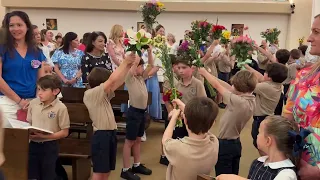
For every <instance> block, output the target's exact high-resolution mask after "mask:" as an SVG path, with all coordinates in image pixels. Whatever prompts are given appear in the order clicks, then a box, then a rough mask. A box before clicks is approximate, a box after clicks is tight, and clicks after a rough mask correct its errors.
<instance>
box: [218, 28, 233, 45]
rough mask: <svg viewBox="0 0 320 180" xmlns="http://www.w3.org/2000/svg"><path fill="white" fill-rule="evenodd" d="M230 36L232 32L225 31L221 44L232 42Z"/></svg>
mask: <svg viewBox="0 0 320 180" xmlns="http://www.w3.org/2000/svg"><path fill="white" fill-rule="evenodd" d="M230 36H231V32H230V31H227V30H225V31H223V32H222V36H221V39H220V42H221V44H228V43H229V42H230Z"/></svg>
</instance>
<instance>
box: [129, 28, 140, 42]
mask: <svg viewBox="0 0 320 180" xmlns="http://www.w3.org/2000/svg"><path fill="white" fill-rule="evenodd" d="M127 35H128V37H129V39H130V41H131V40H135V41H136V40H138V39H137V33H136V32H134V31H133V30H132V29H128V30H127ZM130 44H131V43H130Z"/></svg>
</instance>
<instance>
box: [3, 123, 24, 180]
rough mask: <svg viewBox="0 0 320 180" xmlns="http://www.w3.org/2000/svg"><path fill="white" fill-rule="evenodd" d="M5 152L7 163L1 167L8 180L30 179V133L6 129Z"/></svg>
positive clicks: (22, 130)
mask: <svg viewBox="0 0 320 180" xmlns="http://www.w3.org/2000/svg"><path fill="white" fill-rule="evenodd" d="M3 146H4V148H3V152H4V156H5V162H4V164H3V165H2V166H1V169H2V171H3V173H4V176H5V177H6V179H9V180H11V179H13V180H15V179H17V180H18V179H19V180H27V179H28V159H29V158H28V157H29V132H28V130H26V129H11V128H6V129H4V143H3Z"/></svg>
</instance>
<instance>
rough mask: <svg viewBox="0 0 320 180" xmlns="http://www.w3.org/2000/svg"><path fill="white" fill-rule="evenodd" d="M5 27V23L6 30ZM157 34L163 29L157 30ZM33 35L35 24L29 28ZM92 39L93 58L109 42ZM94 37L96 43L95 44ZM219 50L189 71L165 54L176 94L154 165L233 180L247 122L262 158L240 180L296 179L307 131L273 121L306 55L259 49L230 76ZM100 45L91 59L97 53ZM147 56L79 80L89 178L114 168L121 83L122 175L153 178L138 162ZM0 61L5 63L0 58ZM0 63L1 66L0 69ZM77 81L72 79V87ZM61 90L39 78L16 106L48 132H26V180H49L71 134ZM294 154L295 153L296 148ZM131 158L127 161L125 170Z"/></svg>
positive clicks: (188, 179)
mask: <svg viewBox="0 0 320 180" xmlns="http://www.w3.org/2000/svg"><path fill="white" fill-rule="evenodd" d="M13 17H15V16H13ZM11 18H12V17H11ZM18 18H19V17H18ZM10 20H11V19H7V21H8V22H10ZM4 28H5V27H4ZM161 28H162V29H163V30H164V27H163V26H161V27H160V29H161ZM36 29H37V28H36V26H34V27H33V30H36ZM34 32H38V31H34ZM47 32H48V31H45V32H43V33H45V34H46V33H47ZM9 35H10V34H9ZM91 35H92V34H91ZM91 35H90V34H89V35H88V39H91V40H92V41H94V42H91V46H90V47H91V51H92V52H94V51H95V50H97V49H94V48H97V47H95V45H96V44H95V43H96V42H95V41H96V40H97V41H99V43H100V44H102V45H103V47H104V46H105V43H106V42H107V40H106V37H105V35H104V34H103V33H101V32H99V33H96V34H95V36H96V37H95V39H96V40H93V39H92V37H91ZM34 36H36V34H34ZM48 36H50V35H48ZM100 36H101V37H102V39H101V38H100V39H99V37H100ZM59 37H60V36H59ZM34 38H35V37H34ZM51 38H52V37H51ZM72 41H74V39H73V40H72ZM43 43H44V45H45V46H48V44H49V42H47V39H44V40H43ZM69 43H70V42H69ZM83 45H84V46H86V44H83ZM218 45H219V40H214V41H213V42H212V44H211V46H210V47H208V50H207V51H206V52H202V53H201V54H202V59H201V61H202V62H203V63H204V67H203V68H202V67H201V68H196V67H193V66H192V65H191V64H192V63H191V62H192V61H193V59H191V58H190V59H189V58H187V57H185V56H181V55H180V54H179V53H178V54H177V55H174V54H171V55H170V57H171V59H172V66H173V69H172V71H173V73H174V84H175V87H176V89H177V90H178V91H179V92H181V93H182V98H181V100H180V99H174V100H173V101H172V102H170V101H166V102H164V103H165V107H166V110H167V112H168V113H169V115H168V117H167V118H165V127H166V129H165V132H164V134H163V138H162V142H161V147H162V154H161V157H160V163H161V164H164V165H167V166H168V168H167V173H166V179H167V180H182V179H183V180H195V179H196V178H197V175H199V174H210V172H211V170H212V168H213V167H214V168H215V173H216V176H217V179H219V180H225V179H228V180H229V179H240V178H241V177H239V176H237V175H238V174H239V166H240V159H241V155H242V144H241V140H240V135H241V132H242V130H243V128H244V127H245V125H246V124H247V123H248V121H249V120H250V119H251V118H253V123H252V131H251V134H252V138H253V145H254V146H255V147H256V148H257V149H258V151H259V153H260V155H261V157H259V158H258V159H256V160H255V161H254V162H253V163H252V165H251V168H250V170H249V175H248V178H249V179H252V180H258V179H259V180H260V179H261V180H267V179H276V180H296V179H298V176H297V171H298V168H299V157H300V156H299V154H300V153H301V152H302V150H303V147H300V146H299V144H297V143H301V138H302V139H303V138H304V135H305V134H308V133H310V132H309V131H307V130H305V132H306V133H305V134H304V135H300V134H299V130H300V129H299V128H298V126H297V124H296V123H295V122H294V121H289V120H287V119H286V118H284V117H282V116H280V115H281V112H282V106H283V103H285V99H286V94H287V92H288V88H289V84H290V82H291V81H293V80H294V79H295V76H296V73H297V72H298V71H299V70H300V69H301V68H303V66H304V65H305V64H306V62H305V60H304V59H303V58H301V57H302V56H303V55H304V54H305V50H306V48H305V47H300V48H299V49H293V50H291V51H290V52H289V51H288V50H286V49H278V50H277V52H275V55H273V53H271V52H269V51H268V47H267V43H266V42H265V41H263V42H262V44H261V46H255V47H254V48H255V49H256V50H257V51H258V63H257V64H258V65H257V66H254V67H252V65H251V66H250V65H246V66H245V70H237V72H236V73H235V74H232V73H231V71H232V69H234V68H235V67H234V65H235V63H236V62H235V59H234V57H232V56H231V55H230V48H231V47H230V46H228V45H225V46H224V47H222V49H221V50H220V51H219V52H217V51H215V48H216V46H218ZM101 47H102V46H101ZM103 47H102V48H100V50H99V51H101V52H102V51H105V49H104V48H103ZM82 48H83V47H82ZM85 49H86V48H85ZM85 51H86V50H85ZM97 51H98V50H97ZM86 53H87V52H86ZM105 53H107V52H103V53H102V54H103V55H104V57H105V59H104V64H106V63H107V62H108V63H111V62H110V59H109V55H105ZM123 53H124V52H123ZM145 53H147V54H148V56H147V57H148V58H147V62H145V61H144V60H143V59H142V58H141V57H139V56H137V55H136V54H135V53H134V52H127V53H126V54H125V55H124V59H123V60H121V63H119V66H117V67H116V68H114V69H113V70H110V69H107V68H105V67H91V69H90V72H89V71H88V72H87V73H86V78H87V82H88V84H89V86H88V87H90V88H88V89H87V90H86V92H85V94H84V97H83V102H84V104H85V105H86V107H87V109H88V111H89V115H90V119H91V120H92V125H93V130H94V134H93V137H92V140H91V159H92V166H93V175H92V179H93V180H106V179H109V176H110V172H111V171H113V170H115V167H116V154H117V123H116V121H115V117H114V114H113V110H112V106H111V103H110V100H111V99H112V98H113V97H114V96H115V93H114V92H115V91H116V90H117V89H118V88H119V87H120V86H122V85H123V84H125V86H126V88H127V90H128V93H129V107H128V111H127V113H126V138H125V142H124V146H123V153H122V155H123V168H122V170H121V174H120V177H121V178H123V179H127V180H140V177H139V176H138V175H137V174H144V175H151V174H152V170H151V169H149V168H147V167H146V166H145V165H144V164H142V163H141V158H140V157H141V154H140V152H141V151H140V149H141V137H142V136H143V135H144V133H145V121H146V117H145V115H146V112H147V109H148V105H147V104H148V90H147V87H146V79H148V78H149V77H150V71H151V70H152V69H153V68H154V64H155V62H154V61H155V59H154V56H153V55H152V47H151V46H150V47H149V49H147V50H145ZM86 55H88V54H86ZM86 55H85V56H86ZM1 57H4V56H3V54H2V52H1ZM95 60H97V59H95ZM83 61H85V59H83ZM0 64H1V65H2V63H1V61H0ZM42 65H45V64H44V63H42ZM39 66H40V65H39ZM1 67H2V66H1ZM110 67H111V66H110ZM56 68H58V66H56ZM0 70H1V69H0ZM77 70H78V69H77ZM39 71H40V70H39ZM79 71H80V70H79ZM195 71H196V73H195ZM0 72H2V71H0ZM77 76H79V77H81V73H77ZM231 76H232V77H231ZM199 77H201V78H202V79H201V78H199ZM203 78H204V79H206V80H207V81H208V82H209V83H210V84H211V86H212V87H213V88H214V89H215V90H216V91H217V93H218V97H219V98H218V100H216V99H212V98H211V97H210V96H209V94H208V89H207V88H208V87H205V86H204V83H203ZM77 80H78V79H77V78H76V79H75V81H77ZM62 84H63V83H62V79H61V77H59V76H57V75H55V74H51V73H50V74H49V75H45V76H42V77H40V78H39V79H38V80H37V97H36V98H35V99H33V100H31V101H30V103H26V105H27V106H24V107H23V108H25V109H27V121H28V122H29V123H30V125H32V126H34V127H37V128H41V129H44V130H47V131H51V132H52V133H42V132H38V131H31V133H30V143H29V169H28V171H29V174H28V175H29V179H36V180H41V179H44V180H51V179H52V180H54V179H55V178H56V169H55V168H56V162H57V159H58V152H59V149H58V143H57V140H59V139H62V138H65V137H67V136H68V135H69V128H70V120H69V115H68V109H67V107H66V106H65V105H64V104H63V103H62V102H61V101H60V100H59V98H58V94H59V93H60V91H61V89H62ZM169 89H170V87H169V82H168V79H165V80H164V83H163V90H164V92H165V91H167V90H169ZM208 96H209V97H208ZM21 101H24V99H21V98H20V101H19V103H18V104H20V103H21ZM214 101H216V102H218V103H216V102H214ZM218 104H219V106H218ZM219 107H220V108H225V110H224V112H223V114H222V116H221V118H220V119H219V121H220V128H219V134H218V136H215V135H213V134H211V133H210V129H211V127H212V126H213V125H214V123H215V121H216V118H217V116H218V113H219ZM274 114H275V115H274ZM178 119H182V127H176V122H177V120H178ZM1 121H2V116H0V122H1ZM2 136H3V130H2V129H1V128H0V137H2ZM299 139H300V141H299ZM296 146H298V147H299V148H298V149H294V148H295V147H296ZM0 148H2V140H0ZM292 152H295V154H293V153H292ZM131 154H132V156H133V159H134V161H133V165H132V166H131V163H130V157H131ZM3 161H4V158H3V155H2V154H0V163H2V162H3ZM186 165H187V166H186ZM1 176H2V175H1V172H0V179H1Z"/></svg>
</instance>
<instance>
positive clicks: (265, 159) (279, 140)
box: [217, 116, 310, 180]
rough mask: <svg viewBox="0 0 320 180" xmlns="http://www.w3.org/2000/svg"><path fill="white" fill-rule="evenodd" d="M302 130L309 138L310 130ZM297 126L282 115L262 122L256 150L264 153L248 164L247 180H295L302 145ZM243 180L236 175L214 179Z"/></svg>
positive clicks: (302, 140)
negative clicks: (249, 166)
mask: <svg viewBox="0 0 320 180" xmlns="http://www.w3.org/2000/svg"><path fill="white" fill-rule="evenodd" d="M300 131H303V132H304V133H300V134H303V136H308V135H309V134H310V131H308V130H305V129H300ZM300 134H299V128H298V125H297V124H296V123H295V122H294V121H290V120H288V119H286V118H284V117H282V116H268V117H266V119H265V120H264V121H262V123H261V125H260V128H259V135H258V139H257V144H258V149H259V150H260V151H262V152H264V153H265V154H266V156H262V157H259V158H258V159H256V160H254V161H253V163H252V164H251V168H250V171H249V175H248V179H251V180H271V179H272V180H297V175H296V166H295V164H298V163H299V162H300V161H299V160H300V159H299V157H300V155H301V152H302V151H303V147H304V145H305V142H304V138H305V137H302V136H301V135H300ZM235 179H236V180H243V179H246V178H241V177H239V176H237V175H230V174H228V175H227V174H223V175H220V176H218V177H217V180H235Z"/></svg>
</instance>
